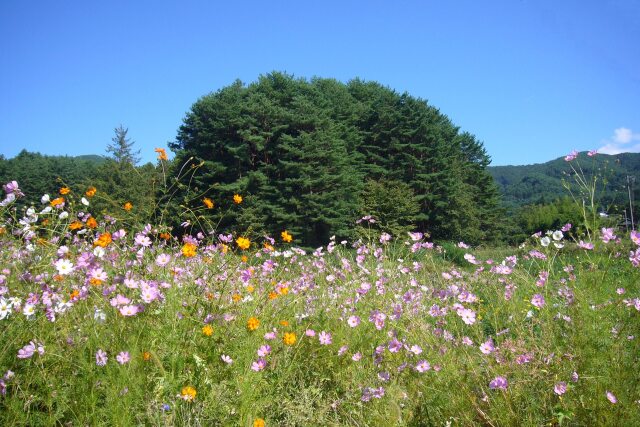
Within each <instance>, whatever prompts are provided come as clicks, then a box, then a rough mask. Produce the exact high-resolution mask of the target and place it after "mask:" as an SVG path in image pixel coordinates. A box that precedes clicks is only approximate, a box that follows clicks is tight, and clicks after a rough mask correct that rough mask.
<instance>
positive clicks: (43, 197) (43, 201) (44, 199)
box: [40, 194, 51, 205]
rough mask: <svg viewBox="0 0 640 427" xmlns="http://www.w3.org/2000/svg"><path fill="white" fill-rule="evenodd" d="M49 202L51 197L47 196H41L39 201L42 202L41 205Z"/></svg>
mask: <svg viewBox="0 0 640 427" xmlns="http://www.w3.org/2000/svg"><path fill="white" fill-rule="evenodd" d="M50 200H51V197H49V195H48V194H45V195H44V196H42V198H41V199H40V201H41V202H42V204H43V205H44V204H45V203H49V201H50Z"/></svg>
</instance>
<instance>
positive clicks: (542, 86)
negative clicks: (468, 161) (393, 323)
mask: <svg viewBox="0 0 640 427" xmlns="http://www.w3.org/2000/svg"><path fill="white" fill-rule="evenodd" d="M638 41H640V1H635V0H619V1H607V0H591V1H588V0H587V1H585V0H582V1H533V0H531V1H517V0H509V1H487V2H480V1H477V0H474V1H449V2H445V1H438V2H436V1H304V0H298V1H278V0H272V1H268V2H266V1H235V2H224V3H223V2H214V1H188V0H187V1H180V2H178V1H175V2H168V1H167V2H165V1H160V0H156V1H116V0H112V1H105V2H88V1H82V2H76V1H60V2H52V1H29V2H21V1H18V0H5V1H2V2H0V154H4V155H5V156H6V157H12V156H14V155H16V154H17V153H18V152H19V151H20V150H21V149H23V148H24V149H27V150H29V151H39V152H41V153H45V154H68V155H78V154H105V147H106V146H107V144H109V143H110V142H111V138H112V137H113V135H114V132H113V129H114V128H115V127H117V126H118V125H120V124H122V125H123V126H125V127H128V128H129V136H130V137H131V138H132V139H133V140H134V141H135V142H136V146H137V148H139V149H141V150H142V154H143V159H144V160H145V161H146V160H153V159H154V158H155V153H154V152H153V149H154V148H155V147H166V144H167V142H168V141H171V140H173V139H174V138H175V136H176V131H177V129H178V127H179V126H180V124H181V122H182V119H183V117H184V115H185V113H186V112H187V111H188V110H189V109H190V107H191V105H192V104H193V103H194V102H195V101H196V100H197V99H198V98H199V97H200V96H202V95H205V94H207V93H209V92H212V91H216V90H217V89H219V88H221V87H223V86H226V85H228V84H230V83H232V82H233V81H234V80H235V79H236V78H240V79H241V80H243V81H244V82H251V81H254V80H255V79H256V78H257V77H258V76H259V75H260V74H264V73H268V72H270V71H274V70H278V71H286V72H288V73H291V74H294V75H295V76H297V77H312V76H320V77H333V78H337V79H339V80H342V81H348V80H350V79H351V78H354V77H360V78H363V79H366V80H376V81H379V82H381V83H383V84H385V85H387V86H389V87H391V88H393V89H395V90H397V91H399V92H404V91H407V92H409V93H410V94H412V95H414V96H418V97H421V98H423V99H426V100H428V102H429V103H430V104H431V105H434V106H436V107H437V108H439V109H440V111H441V112H442V113H444V114H446V115H447V116H448V117H449V118H450V119H451V120H452V122H453V123H455V124H456V125H458V126H460V128H461V129H462V130H465V131H469V132H471V133H473V134H475V135H476V136H477V137H478V138H479V139H480V140H481V141H483V142H484V144H485V147H486V149H487V151H488V152H489V154H490V155H491V157H492V159H493V164H494V165H505V164H529V163H539V162H544V161H547V160H550V159H553V158H556V157H559V156H561V155H564V154H566V153H568V152H569V151H571V150H572V149H577V150H580V151H582V150H587V149H593V148H600V149H601V150H602V151H604V152H609V153H614V152H620V151H636V152H638V151H640V43H639V42H638Z"/></svg>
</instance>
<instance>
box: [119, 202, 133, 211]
mask: <svg viewBox="0 0 640 427" xmlns="http://www.w3.org/2000/svg"><path fill="white" fill-rule="evenodd" d="M122 209H124V210H125V211H127V212H129V211H130V210H131V209H133V205H132V204H131V202H127V203H125V204H124V206H123V207H122Z"/></svg>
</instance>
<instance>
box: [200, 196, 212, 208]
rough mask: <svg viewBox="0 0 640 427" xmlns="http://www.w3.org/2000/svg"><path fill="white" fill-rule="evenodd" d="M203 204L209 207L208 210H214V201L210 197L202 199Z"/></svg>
mask: <svg viewBox="0 0 640 427" xmlns="http://www.w3.org/2000/svg"><path fill="white" fill-rule="evenodd" d="M202 203H204V205H205V206H206V207H207V209H213V200H211V199H210V198H208V197H205V198H204V199H202Z"/></svg>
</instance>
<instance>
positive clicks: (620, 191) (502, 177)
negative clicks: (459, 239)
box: [488, 153, 640, 208]
mask: <svg viewBox="0 0 640 427" xmlns="http://www.w3.org/2000/svg"><path fill="white" fill-rule="evenodd" d="M576 160H577V162H578V163H579V165H580V167H581V169H582V171H583V172H584V173H585V175H587V176H594V175H598V176H599V177H600V184H601V185H599V188H600V192H599V194H598V196H599V197H601V199H602V203H603V207H604V208H607V207H609V206H612V207H614V208H615V207H617V206H625V205H628V203H629V202H628V192H627V176H629V177H634V176H637V175H638V173H639V172H640V154H638V153H622V154H617V155H614V156H611V155H607V154H597V155H595V156H593V157H589V156H587V154H586V153H580V154H579V155H578V158H577V159H576ZM488 171H489V173H490V174H491V175H492V176H493V178H494V179H495V181H496V184H497V185H498V187H499V188H500V192H501V194H502V199H503V202H504V203H505V205H506V206H508V207H510V208H514V207H518V206H523V205H530V204H540V203H549V202H552V201H553V200H555V199H558V198H561V197H564V196H569V192H568V191H567V189H566V188H565V186H564V185H563V180H565V181H566V180H567V179H568V180H571V178H570V176H569V175H568V172H570V171H571V169H570V168H569V166H568V165H567V162H566V161H565V160H564V158H562V157H561V158H558V159H555V160H551V161H549V162H546V163H539V164H532V165H522V166H490V167H489V168H488ZM638 184H640V181H639V182H638ZM634 188H635V189H636V192H637V191H638V188H640V185H636V186H634ZM637 195H640V193H638V194H637ZM637 195H636V197H634V199H635V200H637V199H638V197H637Z"/></svg>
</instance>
